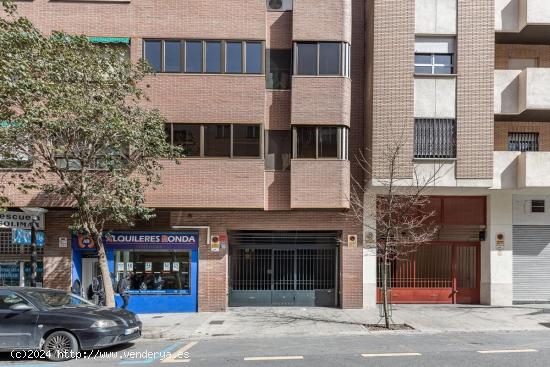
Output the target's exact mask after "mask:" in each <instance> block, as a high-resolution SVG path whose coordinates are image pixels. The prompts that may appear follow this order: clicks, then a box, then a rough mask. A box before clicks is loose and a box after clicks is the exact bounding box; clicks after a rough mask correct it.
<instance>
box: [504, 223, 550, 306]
mask: <svg viewBox="0 0 550 367" xmlns="http://www.w3.org/2000/svg"><path fill="white" fill-rule="evenodd" d="M513 241H514V260H513V266H514V271H513V273H514V301H520V302H521V301H523V302H538V301H542V302H548V301H550V226H514V240H513Z"/></svg>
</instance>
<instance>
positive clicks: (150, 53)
mask: <svg viewBox="0 0 550 367" xmlns="http://www.w3.org/2000/svg"><path fill="white" fill-rule="evenodd" d="M143 57H144V58H145V60H147V61H148V62H149V64H150V65H151V67H152V68H153V69H154V70H155V71H156V72H163V73H182V72H185V73H231V74H242V73H247V74H262V73H263V63H264V57H263V42H261V41H217V40H216V41H215V40H207V41H205V40H189V41H186V40H177V39H175V40H144V41H143Z"/></svg>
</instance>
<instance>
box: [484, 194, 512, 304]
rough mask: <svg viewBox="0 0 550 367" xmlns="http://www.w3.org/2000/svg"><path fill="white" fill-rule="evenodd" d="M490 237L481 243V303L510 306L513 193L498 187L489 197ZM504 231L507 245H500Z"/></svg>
mask: <svg viewBox="0 0 550 367" xmlns="http://www.w3.org/2000/svg"><path fill="white" fill-rule="evenodd" d="M487 209H488V210H487V223H488V226H487V235H486V236H487V237H486V241H485V242H482V243H481V303H482V304H487V305H493V306H509V305H511V304H512V299H513V288H512V284H513V272H512V270H513V268H512V266H513V261H512V249H513V247H512V246H513V245H512V195H511V194H510V193H507V192H502V191H494V192H492V193H491V194H490V195H489V197H488V200H487ZM499 233H502V234H504V249H502V250H499V249H497V246H496V237H497V234H499Z"/></svg>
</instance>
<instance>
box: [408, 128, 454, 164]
mask: <svg viewBox="0 0 550 367" xmlns="http://www.w3.org/2000/svg"><path fill="white" fill-rule="evenodd" d="M414 157H415V158H430V159H434V158H435V159H440V158H441V159H445V158H456V120H455V119H435V118H417V119H415V121H414Z"/></svg>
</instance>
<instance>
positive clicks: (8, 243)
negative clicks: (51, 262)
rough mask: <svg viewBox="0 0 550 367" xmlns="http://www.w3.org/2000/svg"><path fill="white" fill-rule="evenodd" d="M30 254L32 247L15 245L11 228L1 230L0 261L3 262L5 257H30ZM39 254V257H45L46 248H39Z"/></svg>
mask: <svg viewBox="0 0 550 367" xmlns="http://www.w3.org/2000/svg"><path fill="white" fill-rule="evenodd" d="M30 253H31V246H29V245H18V244H14V243H13V241H12V230H11V228H2V229H0V260H2V257H3V255H30ZM37 253H38V255H39V256H40V255H43V254H44V248H43V247H38V248H37Z"/></svg>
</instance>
